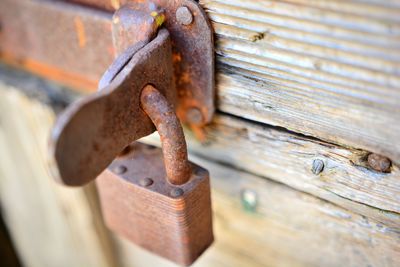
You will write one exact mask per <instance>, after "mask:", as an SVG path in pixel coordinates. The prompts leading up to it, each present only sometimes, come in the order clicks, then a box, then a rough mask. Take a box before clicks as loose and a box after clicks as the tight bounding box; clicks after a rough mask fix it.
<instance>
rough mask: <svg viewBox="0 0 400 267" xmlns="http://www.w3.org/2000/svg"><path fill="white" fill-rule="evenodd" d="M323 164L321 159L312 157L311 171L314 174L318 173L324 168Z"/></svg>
mask: <svg viewBox="0 0 400 267" xmlns="http://www.w3.org/2000/svg"><path fill="white" fill-rule="evenodd" d="M324 167H325V164H324V162H323V161H322V160H320V159H314V161H313V164H312V168H311V171H312V173H314V174H315V175H318V174H320V173H321V172H322V171H323V170H324Z"/></svg>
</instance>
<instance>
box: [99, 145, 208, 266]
mask: <svg viewBox="0 0 400 267" xmlns="http://www.w3.org/2000/svg"><path fill="white" fill-rule="evenodd" d="M130 150H131V151H130V152H128V153H127V154H125V155H123V156H121V157H118V158H117V159H116V160H114V161H113V163H112V164H111V165H110V166H109V167H108V169H107V170H105V171H104V172H103V173H102V174H101V175H100V176H99V177H98V178H97V180H96V183H97V187H98V191H99V196H100V201H101V207H102V213H103V217H104V219H105V222H106V224H107V226H108V227H109V228H110V229H111V230H112V231H114V232H116V233H117V234H120V235H122V236H124V237H126V238H128V239H129V240H131V241H133V242H134V243H136V244H138V245H140V246H142V247H144V248H146V249H148V250H150V251H152V252H154V253H156V254H158V255H160V256H162V257H165V258H167V259H169V260H172V261H174V262H176V263H178V264H181V265H186V266H187V265H190V264H191V263H193V262H194V261H195V260H196V259H197V258H198V257H199V256H200V255H201V254H202V252H203V251H204V250H205V249H206V248H207V247H208V246H210V245H211V243H212V242H213V231H212V214H211V198H210V182H209V173H208V171H207V170H205V169H203V168H201V167H199V166H197V165H195V164H193V163H191V166H192V175H191V178H190V180H189V181H188V182H187V183H185V184H183V185H180V186H175V185H172V184H170V183H168V182H167V179H166V173H165V167H164V164H163V158H162V150H161V149H159V148H155V147H151V146H148V145H144V144H140V143H137V142H136V143H134V144H132V145H131V146H130ZM151 181H152V183H151ZM178 188H179V189H178Z"/></svg>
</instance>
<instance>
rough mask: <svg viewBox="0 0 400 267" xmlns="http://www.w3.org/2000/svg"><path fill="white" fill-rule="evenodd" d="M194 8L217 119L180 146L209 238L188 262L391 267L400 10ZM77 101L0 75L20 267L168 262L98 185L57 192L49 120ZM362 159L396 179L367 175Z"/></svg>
mask: <svg viewBox="0 0 400 267" xmlns="http://www.w3.org/2000/svg"><path fill="white" fill-rule="evenodd" d="M97 2H99V1H97ZM105 2H106V1H105ZM122 2H123V1H121V3H122ZM112 3H113V5H110V3H109V2H107V4H108V5H109V6H110V8H114V6H118V5H116V3H120V1H112ZM200 4H201V5H202V6H203V7H204V9H205V10H206V12H207V14H208V15H209V16H210V18H211V20H212V25H213V28H214V30H215V37H216V38H215V50H216V59H217V69H216V74H217V83H216V89H217V104H218V106H217V109H218V112H217V114H216V116H215V118H214V121H213V123H211V124H210V125H209V126H207V127H206V128H205V129H204V132H203V134H204V137H205V138H204V140H202V141H199V140H198V139H197V138H196V137H195V136H194V135H193V133H192V132H190V131H187V132H186V136H187V139H188V143H189V148H190V151H191V157H192V159H193V160H194V161H195V162H197V163H199V164H201V165H203V166H205V167H207V168H208V169H209V170H210V172H211V176H212V199H213V212H214V223H215V224H214V227H215V233H216V241H215V244H214V245H213V246H212V247H211V248H210V249H209V250H208V251H207V252H206V253H205V254H204V255H203V256H202V257H201V258H200V259H199V261H197V262H196V263H195V265H194V266H230V267H232V266H400V170H399V163H400V142H399V140H400V126H399V121H400V90H399V89H400V79H399V73H400V54H399V50H400V3H399V2H398V1H395V0H391V1H378V0H351V1H340V0H330V1H325V0H307V1H306V0H286V1H272V0H271V1H270V0H262V1H244V0H230V1H221V0H201V1H200ZM0 13H1V12H0ZM3 13H4V12H3ZM102 18H103V17H102ZM103 19H104V23H105V24H106V23H108V20H109V17H104V18H103ZM0 42H1V36H0ZM63 53H66V57H67V56H68V51H63ZM99 57H101V55H99ZM104 59H105V58H103V60H99V65H96V66H95V67H96V69H99V70H100V69H103V68H104V66H102V65H101V64H103V63H104V62H105V61H104ZM82 60H84V59H82ZM91 78H93V77H91ZM75 98H76V96H75V95H73V94H72V95H71V92H70V91H68V90H65V89H64V88H62V87H60V86H57V85H54V84H51V83H48V82H44V81H42V80H40V79H37V78H35V77H32V76H29V75H26V74H22V73H20V72H16V71H15V70H9V69H7V68H4V67H0V205H1V208H2V214H3V216H4V220H5V222H6V225H7V227H8V228H9V231H10V233H11V236H12V239H13V241H14V243H15V247H16V250H17V252H18V254H19V256H20V259H21V261H22V263H23V264H24V265H25V266H127V267H128V266H129V267H131V266H174V265H173V264H172V263H170V262H167V261H165V260H163V259H160V258H158V257H156V256H154V255H152V254H150V253H148V252H146V251H143V250H142V249H140V248H138V247H136V246H135V245H132V244H130V243H128V242H126V241H125V240H124V239H123V238H121V237H117V236H115V235H113V234H112V233H110V232H109V231H108V230H107V229H106V228H105V226H104V224H103V222H102V219H101V214H100V212H99V207H98V200H97V195H96V189H95V187H94V185H89V186H87V187H85V188H81V189H71V188H66V187H62V186H60V185H58V184H56V183H54V182H53V179H52V178H51V176H50V174H49V166H48V163H49V160H48V158H47V156H48V155H47V138H48V134H49V131H50V128H51V126H52V124H53V122H54V119H55V113H54V110H56V111H59V110H61V109H62V108H63V107H64V106H65V105H66V104H68V103H69V102H71V100H73V99H75ZM143 141H144V142H147V143H151V144H156V145H158V144H159V141H158V136H156V135H152V136H150V137H147V138H145V139H144V140H143ZM371 152H376V153H381V154H383V155H385V156H387V157H389V158H390V159H391V160H392V162H393V165H392V167H391V170H390V172H389V173H380V172H377V171H374V170H372V169H371V168H370V167H369V165H368V163H367V162H366V156H367V155H368V154H369V153H371ZM316 160H319V161H320V162H322V163H323V165H324V168H323V170H322V171H321V173H314V172H313V171H312V166H313V164H314V162H315V161H316Z"/></svg>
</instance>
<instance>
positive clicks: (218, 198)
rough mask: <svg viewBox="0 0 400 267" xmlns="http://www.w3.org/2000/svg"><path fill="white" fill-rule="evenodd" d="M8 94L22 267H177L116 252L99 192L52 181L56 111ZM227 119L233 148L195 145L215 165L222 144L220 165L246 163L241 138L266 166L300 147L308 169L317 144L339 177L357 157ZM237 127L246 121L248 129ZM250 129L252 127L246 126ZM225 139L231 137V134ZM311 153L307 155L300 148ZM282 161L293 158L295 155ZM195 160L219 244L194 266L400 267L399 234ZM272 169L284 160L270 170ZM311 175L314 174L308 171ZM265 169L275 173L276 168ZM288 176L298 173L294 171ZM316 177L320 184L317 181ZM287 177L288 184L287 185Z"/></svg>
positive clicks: (3, 141) (5, 196)
mask: <svg viewBox="0 0 400 267" xmlns="http://www.w3.org/2000/svg"><path fill="white" fill-rule="evenodd" d="M32 82H33V81H32V80H31V81H30V83H29V84H31V83H32ZM2 87H3V89H2V90H0V146H1V147H2V149H1V150H0V159H1V160H0V190H1V192H0V203H1V205H2V209H3V211H5V215H6V222H7V225H8V227H9V229H10V231H11V233H12V237H13V240H14V242H15V244H16V248H17V250H18V253H19V255H20V257H21V258H22V261H23V264H24V265H26V266H161V267H162V266H171V267H172V266H174V265H173V264H171V263H170V262H166V261H165V260H163V259H160V258H158V257H156V256H154V255H152V254H150V253H148V252H145V251H143V250H142V249H139V248H138V247H137V246H135V245H132V244H130V243H127V242H126V241H123V240H122V239H121V238H120V237H115V240H114V241H115V245H116V246H115V247H114V246H111V247H110V242H108V240H107V235H106V234H105V230H104V228H103V225H102V223H101V219H100V218H99V214H98V213H97V211H98V207H97V205H98V203H97V202H96V201H97V200H96V198H95V197H93V194H95V192H94V190H93V188H87V189H86V190H84V191H82V190H79V189H70V188H65V187H62V186H60V185H58V184H55V183H54V182H53V180H52V179H51V177H50V175H49V170H48V166H47V164H48V162H47V158H46V147H47V144H46V143H47V142H46V141H47V137H46V136H47V135H48V133H49V129H50V127H51V125H52V123H53V120H54V114H53V112H52V111H51V110H50V108H49V107H48V106H45V105H43V104H40V103H38V102H37V101H33V100H31V99H28V98H27V97H25V96H24V95H23V94H22V93H21V92H17V91H15V90H14V89H10V87H7V89H6V90H4V89H5V86H2ZM40 88H43V85H41V86H40ZM31 93H32V92H31ZM226 118H228V119H226ZM224 120H225V121H226V123H225V126H218V125H214V126H210V127H213V128H215V130H214V131H217V132H214V133H217V135H218V137H220V138H221V140H222V141H223V140H225V141H224V142H225V144H224V143H222V141H221V140H216V137H214V138H212V132H213V130H212V128H207V132H206V133H207V135H208V136H209V140H210V142H209V143H206V144H203V145H201V144H197V145H196V143H193V141H192V142H191V144H190V146H192V145H195V146H198V147H199V148H197V147H196V149H195V150H196V151H199V149H200V146H201V149H203V151H208V152H207V157H209V158H211V159H212V158H213V157H219V156H218V155H214V153H215V151H216V147H217V146H218V145H217V143H218V142H219V143H220V148H219V149H220V150H227V151H226V153H225V154H224V156H223V157H221V158H220V160H221V159H222V161H225V163H226V162H230V163H235V162H237V161H239V160H240V157H239V156H240V155H237V156H235V155H233V153H234V152H235V151H234V150H229V149H230V147H231V146H232V143H234V142H237V139H236V138H237V137H238V136H239V137H240V139H242V140H246V138H242V137H243V136H247V137H248V138H250V139H251V140H252V141H253V142H254V144H255V145H254V147H253V149H255V150H257V151H258V153H259V155H258V158H261V159H260V161H262V157H263V154H262V153H261V152H264V153H265V154H268V153H270V155H271V158H273V157H275V156H278V157H279V155H275V154H274V149H279V147H281V148H285V147H286V146H287V145H288V143H289V142H292V143H293V146H294V147H292V148H293V149H292V150H290V151H293V154H296V153H297V155H299V156H300V157H299V160H300V161H303V160H304V159H303V157H302V156H301V155H302V154H305V153H304V152H305V151H307V147H311V148H312V147H313V146H315V147H314V149H312V151H317V150H315V148H319V150H318V151H319V153H321V155H324V156H325V157H327V159H329V160H331V161H329V162H327V163H329V164H327V166H328V167H327V169H326V170H328V172H331V171H332V169H333V168H334V166H335V164H336V165H337V168H340V167H341V165H340V164H339V163H340V160H338V158H339V159H340V158H341V157H343V154H344V155H347V154H346V153H349V152H343V151H347V150H346V149H343V148H340V147H337V146H334V145H329V144H324V143H322V142H320V141H316V140H313V142H311V141H310V140H308V138H303V139H302V138H300V137H297V138H296V137H294V135H293V134H289V133H285V134H282V133H281V132H282V131H278V130H276V129H273V128H272V129H270V128H265V127H262V126H255V125H254V124H253V123H244V122H243V121H242V120H238V119H232V118H230V117H228V116H218V117H217V120H216V122H217V123H218V122H219V121H224ZM235 122H236V124H237V123H239V125H240V127H239V128H238V127H237V125H236V124H235ZM220 125H223V124H222V123H220ZM249 125H252V127H248V128H244V127H246V126H249ZM243 126H244V127H243ZM229 128H232V129H234V130H229ZM222 132H225V133H226V135H222ZM153 138H154V137H153ZM189 138H190V139H191V140H192V138H193V137H189ZM228 139H229V140H230V142H231V143H229V141H228ZM263 140H264V141H263ZM265 140H270V143H269V144H270V145H271V146H266V145H268V144H267V143H266V142H265ZM240 145H243V143H241V144H240ZM207 146H208V147H207ZM302 146H304V147H305V151H304V150H296V149H298V147H302ZM330 146H331V147H330ZM205 147H207V148H205ZM238 147H239V146H238ZM324 147H326V148H325V149H326V151H325V150H324ZM250 148H251V147H250ZM294 148H296V149H294ZM261 149H262V150H261ZM287 149H289V148H287ZM236 152H237V151H236ZM243 152H244V153H242V154H241V156H242V158H243V160H244V161H245V160H246V157H247V156H246V154H247V153H249V150H243ZM229 153H231V154H232V155H229ZM335 153H337V156H336V157H335ZM283 154H288V155H291V153H287V152H283ZM224 157H225V158H226V159H224ZM229 157H230V158H229ZM235 158H236V160H235ZM253 158H254V157H253ZM312 159H313V155H310V156H309V158H308V161H307V162H308V163H310V161H311V160H312ZM322 159H324V160H325V158H322ZM192 160H193V161H194V162H196V163H198V164H200V165H202V166H204V167H206V168H208V169H209V170H210V172H211V174H212V175H211V178H212V188H213V192H212V198H213V209H214V227H215V232H216V242H215V244H214V245H213V246H212V247H211V248H210V249H209V250H208V251H207V252H206V253H205V255H204V256H202V257H201V258H200V259H199V261H198V262H196V263H195V265H194V266H222V267H223V266H343V265H345V266H389V267H390V266H398V265H399V264H400V262H399V260H400V247H399V243H400V233H399V229H398V228H395V227H392V226H388V225H385V224H381V223H379V222H377V221H376V220H374V219H371V218H368V217H365V216H362V215H358V214H356V213H354V212H352V211H349V210H346V209H343V208H340V207H338V206H336V205H333V204H331V203H329V202H326V201H323V200H320V199H318V198H315V197H314V196H311V195H309V194H307V193H302V192H299V191H296V190H294V189H292V188H290V187H288V186H285V185H283V184H281V183H276V182H273V181H270V180H268V179H262V178H260V177H258V176H255V175H252V174H248V173H245V172H243V171H238V170H236V169H234V168H232V167H229V166H225V167H224V166H223V165H221V164H218V163H215V162H214V163H213V162H211V161H209V160H206V159H203V158H199V157H193V158H192ZM289 160H290V158H289ZM337 162H339V163H337ZM344 162H346V160H344ZM289 163H290V162H288V166H290V164H289ZM273 164H276V161H275V162H274V161H272V162H271V164H270V165H267V166H272V165H273ZM239 166H240V165H239ZM253 166H254V165H253ZM279 168H280V167H279ZM303 168H304V169H305V170H308V168H309V166H308V165H307V166H306V167H305V166H303ZM264 171H265V173H267V169H264ZM286 171H287V172H289V173H290V172H293V169H289V170H287V169H286V170H285V172H286ZM324 172H325V171H324ZM265 173H264V174H265ZM304 173H306V171H304ZM303 175H304V176H305V175H306V174H302V173H301V172H300V173H299V177H300V181H299V183H303V182H304V181H303V180H301V177H302V176H303ZM307 177H309V179H312V178H313V176H310V175H307ZM286 178H287V177H286V176H284V177H283V178H282V179H286ZM375 178H377V179H378V178H379V177H375ZM381 178H382V177H381ZM316 179H318V178H316ZM244 192H246V194H243V193H244ZM245 195H247V197H244V196H245ZM254 196H255V198H252V197H254ZM252 199H257V201H256V203H257V204H256V205H251V204H252ZM253 203H254V202H253ZM111 244H114V242H111ZM110 254H112V255H110Z"/></svg>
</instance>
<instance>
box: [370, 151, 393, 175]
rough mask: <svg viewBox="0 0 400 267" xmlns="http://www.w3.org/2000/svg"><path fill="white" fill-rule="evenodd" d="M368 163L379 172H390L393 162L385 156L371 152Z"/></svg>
mask: <svg viewBox="0 0 400 267" xmlns="http://www.w3.org/2000/svg"><path fill="white" fill-rule="evenodd" d="M368 165H369V166H370V167H371V168H372V169H374V170H375V171H378V172H390V166H391V165H392V162H391V161H390V159H388V158H387V157H385V156H381V155H379V154H375V153H371V154H369V155H368Z"/></svg>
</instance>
